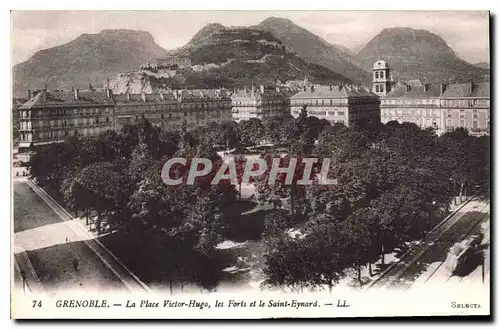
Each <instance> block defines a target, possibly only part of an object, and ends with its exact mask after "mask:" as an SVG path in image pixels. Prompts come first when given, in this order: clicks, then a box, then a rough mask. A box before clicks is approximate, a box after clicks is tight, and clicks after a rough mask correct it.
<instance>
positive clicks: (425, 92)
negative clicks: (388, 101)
mask: <svg viewBox="0 0 500 329" xmlns="http://www.w3.org/2000/svg"><path fill="white" fill-rule="evenodd" d="M440 94H441V86H440V85H429V84H427V85H425V86H424V85H417V86H412V85H407V86H405V85H403V86H400V87H397V88H395V89H393V90H391V92H389V93H388V94H387V95H386V96H385V98H435V97H439V96H440Z"/></svg>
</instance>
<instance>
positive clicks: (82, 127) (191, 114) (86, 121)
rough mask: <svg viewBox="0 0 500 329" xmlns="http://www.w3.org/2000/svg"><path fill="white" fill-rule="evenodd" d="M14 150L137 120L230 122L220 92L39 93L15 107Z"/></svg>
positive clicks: (160, 123) (116, 127) (172, 123)
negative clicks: (16, 130) (16, 131)
mask: <svg viewBox="0 0 500 329" xmlns="http://www.w3.org/2000/svg"><path fill="white" fill-rule="evenodd" d="M18 114H19V148H29V147H30V146H34V145H41V144H46V143H53V142H60V141H64V140H65V139H67V138H69V137H71V136H96V135H98V134H100V133H102V132H104V131H106V130H117V131H118V130H121V128H122V127H123V126H124V125H126V124H133V123H136V122H138V121H139V120H140V118H141V117H142V116H144V117H145V118H147V119H148V120H150V121H151V123H152V124H153V125H155V126H158V127H164V128H167V127H168V128H177V127H180V126H181V125H182V124H183V122H186V123H187V124H188V126H193V125H204V124H207V123H209V122H211V121H216V122H221V121H225V120H231V99H230V97H229V95H228V94H227V93H226V92H225V91H224V90H175V91H171V92H164V93H158V94H139V95H137V94H120V95H113V94H112V92H111V90H110V89H105V90H104V91H95V90H94V91H79V90H74V91H71V92H68V91H49V90H41V91H38V92H36V93H34V94H33V95H31V98H30V100H29V101H27V102H26V103H25V104H23V105H22V106H20V107H19V108H18Z"/></svg>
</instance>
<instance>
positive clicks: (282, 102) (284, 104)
mask: <svg viewBox="0 0 500 329" xmlns="http://www.w3.org/2000/svg"><path fill="white" fill-rule="evenodd" d="M290 96H291V94H289V93H288V91H285V90H280V89H279V87H276V88H265V87H264V86H263V85H261V86H260V88H259V89H257V90H256V89H255V87H254V86H253V85H252V89H251V90H247V89H246V88H245V89H243V90H238V91H236V92H235V93H234V94H233V95H232V96H231V103H232V117H233V120H234V121H236V122H240V121H244V120H250V119H251V118H256V119H259V120H261V121H265V120H269V119H274V118H283V117H286V116H289V115H290Z"/></svg>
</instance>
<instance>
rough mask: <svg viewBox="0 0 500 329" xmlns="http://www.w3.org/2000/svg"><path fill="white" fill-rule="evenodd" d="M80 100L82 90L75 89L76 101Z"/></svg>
mask: <svg viewBox="0 0 500 329" xmlns="http://www.w3.org/2000/svg"><path fill="white" fill-rule="evenodd" d="M79 98H80V90H78V89H75V100H78V99H79Z"/></svg>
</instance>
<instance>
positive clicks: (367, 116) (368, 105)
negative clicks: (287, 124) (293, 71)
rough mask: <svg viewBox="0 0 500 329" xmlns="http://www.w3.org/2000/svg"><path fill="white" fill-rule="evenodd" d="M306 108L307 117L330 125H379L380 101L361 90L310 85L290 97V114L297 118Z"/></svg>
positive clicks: (363, 89) (357, 88) (347, 87)
mask: <svg viewBox="0 0 500 329" xmlns="http://www.w3.org/2000/svg"><path fill="white" fill-rule="evenodd" d="M304 106H306V109H307V115H308V116H315V117H317V118H318V119H326V120H328V121H329V122H330V123H331V124H334V123H343V124H345V125H351V124H354V123H357V122H362V121H364V122H366V123H370V122H380V101H379V98H378V96H377V95H375V94H374V93H372V92H371V91H369V90H368V89H366V88H364V87H358V86H348V85H335V86H334V85H330V86H324V85H313V86H311V87H309V88H304V89H303V90H302V91H300V92H298V93H297V94H295V95H294V96H292V97H291V114H292V116H293V117H295V118H296V117H298V116H299V115H300V113H301V111H302V108H303V107H304Z"/></svg>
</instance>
